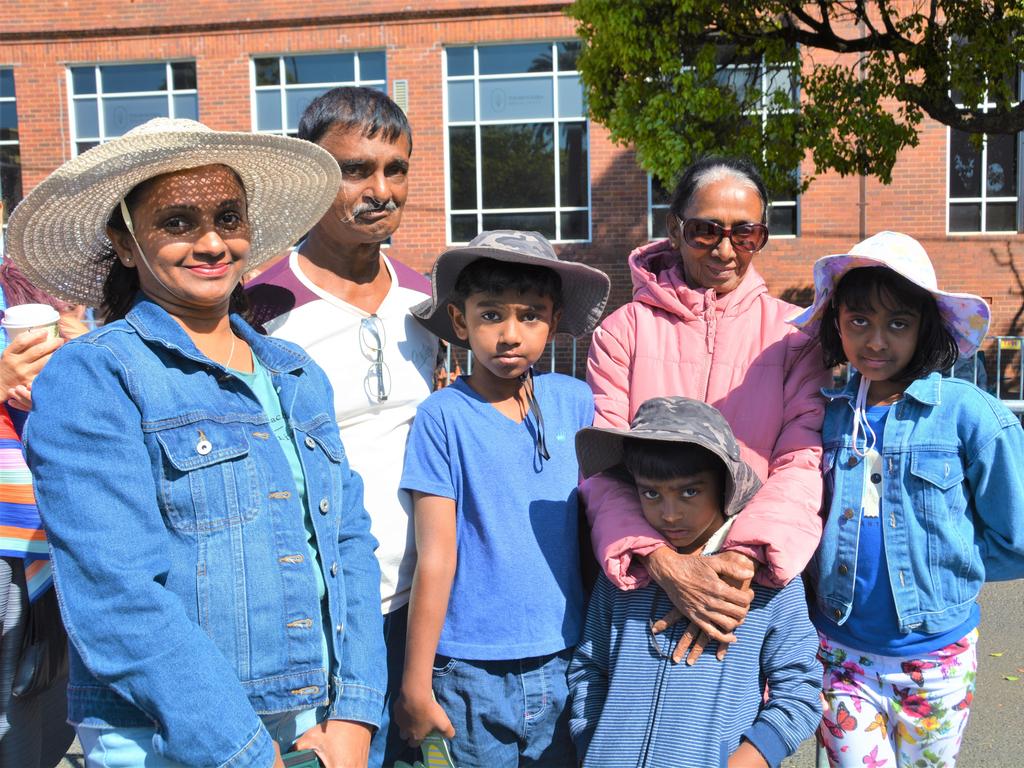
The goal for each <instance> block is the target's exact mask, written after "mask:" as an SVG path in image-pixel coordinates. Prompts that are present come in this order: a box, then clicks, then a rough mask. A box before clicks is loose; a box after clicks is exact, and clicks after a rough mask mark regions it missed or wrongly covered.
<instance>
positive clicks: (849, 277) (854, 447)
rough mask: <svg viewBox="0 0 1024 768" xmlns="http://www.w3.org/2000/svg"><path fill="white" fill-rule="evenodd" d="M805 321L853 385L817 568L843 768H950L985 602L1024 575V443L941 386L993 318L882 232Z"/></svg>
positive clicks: (970, 399)
mask: <svg viewBox="0 0 1024 768" xmlns="http://www.w3.org/2000/svg"><path fill="white" fill-rule="evenodd" d="M814 284H815V301H814V304H813V305H812V306H811V307H810V308H809V309H807V310H806V311H805V312H803V313H802V314H801V315H800V316H798V317H797V318H796V319H794V320H793V323H794V324H795V325H797V326H798V327H801V328H803V329H804V330H805V331H807V332H808V333H810V334H812V335H817V336H818V338H819V340H820V342H821V345H822V349H823V351H824V354H825V363H826V365H827V366H834V365H837V364H839V363H843V362H849V363H850V365H851V366H852V368H854V369H856V371H857V372H856V373H855V374H854V375H853V376H852V377H851V378H850V381H849V384H848V385H847V386H846V387H845V388H844V389H840V390H834V391H826V392H825V394H826V396H827V397H829V398H830V400H831V402H830V404H829V406H828V408H827V410H826V414H825V423H824V427H823V430H822V445H823V448H824V458H823V461H822V471H823V472H824V473H825V514H826V515H827V518H826V521H825V532H824V536H823V538H822V542H821V545H820V547H819V548H818V551H817V554H816V555H815V557H814V559H813V560H812V562H811V564H810V566H809V567H808V579H807V581H808V584H809V586H810V589H811V592H812V594H813V601H812V606H811V619H812V620H813V622H814V624H815V626H816V627H817V629H818V633H819V636H820V641H821V646H820V651H819V658H820V660H821V662H822V665H823V667H824V682H823V689H824V694H825V698H826V702H827V705H828V708H827V711H826V713H825V716H824V718H823V719H822V726H821V736H822V739H823V741H824V744H825V747H826V750H827V752H828V756H829V762H830V763H831V765H832V766H843V767H844V768H845V767H847V766H857V768H863V766H865V765H867V766H874V767H878V766H883V765H884V766H886V768H893V767H894V766H925V765H927V766H952V765H954V762H955V760H956V756H957V753H958V751H959V749H960V744H961V741H962V739H963V733H964V728H965V726H966V724H967V717H968V714H969V712H970V706H971V700H972V698H973V694H974V681H975V672H976V670H977V654H976V641H977V637H978V629H977V627H978V622H979V617H980V615H979V608H978V604H977V602H976V598H977V596H978V592H979V591H980V589H981V586H982V584H983V583H984V582H985V581H986V579H990V580H997V579H1014V578H1020V577H1021V576H1024V467H1022V466H1021V462H1020V457H1021V456H1022V455H1024V433H1022V431H1021V426H1020V423H1019V422H1018V421H1017V419H1016V418H1015V417H1014V416H1013V414H1011V413H1010V412H1009V411H1008V410H1007V409H1006V408H1005V407H1004V406H1003V405H1002V404H1001V403H999V401H997V400H995V399H994V398H992V397H991V396H989V395H988V394H986V393H985V392H982V391H981V390H980V389H978V388H977V387H975V386H974V385H973V384H969V383H967V382H965V381H961V380H958V379H948V378H942V376H941V374H940V371H944V370H948V369H949V368H950V367H952V365H953V363H954V362H955V361H956V359H957V357H958V356H970V355H973V354H974V352H975V350H976V349H977V348H978V345H979V344H980V343H981V341H982V340H983V339H984V338H985V333H986V331H987V329H988V325H989V309H988V306H987V305H986V304H985V302H984V301H983V300H982V299H981V298H979V297H977V296H973V295H970V294H955V293H946V292H944V291H940V290H939V289H938V287H937V285H936V280H935V272H934V270H933V269H932V265H931V262H930V261H929V260H928V255H927V254H926V253H925V251H924V249H923V248H922V247H921V245H920V244H919V243H918V242H917V241H916V240H914V239H913V238H910V237H908V236H906V235H902V234H898V233H895V232H881V233H879V234H877V235H875V236H873V237H870V238H868V239H867V240H864V241H863V242H861V243H858V244H857V245H856V246H854V247H853V249H851V251H850V253H848V254H842V255H837V256H826V257H824V258H822V259H819V260H818V261H817V262H816V263H815V265H814Z"/></svg>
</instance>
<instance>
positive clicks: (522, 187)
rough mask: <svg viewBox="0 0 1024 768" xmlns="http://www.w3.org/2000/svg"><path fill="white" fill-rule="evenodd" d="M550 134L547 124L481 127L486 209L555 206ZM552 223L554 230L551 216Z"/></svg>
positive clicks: (551, 137) (552, 154) (552, 151)
mask: <svg viewBox="0 0 1024 768" xmlns="http://www.w3.org/2000/svg"><path fill="white" fill-rule="evenodd" d="M552 133H553V131H552V127H551V125H550V124H530V123H524V124H521V125H485V126H481V128H480V144H481V153H482V155H483V157H482V158H481V163H482V164H483V167H482V176H483V185H484V188H483V205H484V207H485V208H539V207H542V206H548V205H554V203H555V157H554V154H555V153H554V141H553V135H552ZM551 224H552V229H554V217H553V216H552V220H551ZM485 228H486V229H490V227H485ZM552 236H553V235H552Z"/></svg>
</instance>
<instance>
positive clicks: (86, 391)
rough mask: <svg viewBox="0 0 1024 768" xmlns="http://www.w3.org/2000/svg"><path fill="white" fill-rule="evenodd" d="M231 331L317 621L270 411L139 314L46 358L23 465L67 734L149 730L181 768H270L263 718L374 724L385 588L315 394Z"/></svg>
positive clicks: (309, 377)
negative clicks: (264, 383) (289, 447)
mask: <svg viewBox="0 0 1024 768" xmlns="http://www.w3.org/2000/svg"><path fill="white" fill-rule="evenodd" d="M231 324H232V327H233V328H234V330H235V332H236V333H237V334H238V335H239V336H240V337H241V338H242V339H244V340H245V341H246V342H247V343H248V344H249V345H250V347H251V348H252V351H253V353H254V354H255V355H256V357H258V358H259V360H260V361H261V362H262V363H263V365H264V367H265V368H266V369H267V370H268V371H269V372H270V375H271V378H272V381H273V383H274V387H275V389H276V390H277V392H278V394H279V396H280V399H281V410H282V412H283V413H284V415H285V417H286V419H287V420H288V425H289V427H290V429H291V432H292V434H293V435H294V437H295V441H296V446H297V449H298V452H299V455H300V460H301V463H302V468H303V471H304V473H305V476H306V486H307V488H306V490H307V499H308V503H309V506H310V513H311V517H312V520H313V526H314V529H315V536H316V545H317V549H318V550H319V553H320V561H321V565H322V570H323V579H324V581H325V582H326V585H327V603H328V609H325V610H324V612H323V613H324V616H323V618H321V608H322V606H321V604H320V600H319V597H318V594H317V583H316V578H315V574H314V572H313V570H312V569H313V567H315V563H314V562H310V558H309V557H308V556H307V555H306V553H307V552H308V549H307V546H306V536H307V532H306V529H305V526H304V524H303V517H304V510H303V508H302V504H301V502H300V499H299V495H298V493H297V489H296V488H295V485H294V480H293V479H292V473H291V471H290V469H289V466H288V462H287V459H286V458H285V455H284V452H283V451H282V450H281V447H280V445H279V444H278V442H277V439H276V438H275V437H274V435H273V432H272V430H271V427H270V425H269V424H268V418H267V415H266V413H265V412H264V410H263V408H262V406H261V405H260V403H259V401H258V400H257V399H256V397H255V396H254V395H253V393H252V392H251V390H250V389H249V388H248V387H247V386H246V385H245V384H244V383H243V382H242V381H241V380H240V379H239V378H237V377H236V376H234V375H232V374H231V373H229V372H228V371H227V369H225V368H224V367H223V366H221V365H219V364H217V363H215V362H213V361H211V360H210V359H209V358H207V357H205V356H204V355H203V354H202V353H201V352H200V351H199V350H198V349H197V348H196V346H195V345H194V344H193V343H192V341H191V340H190V338H189V337H188V335H187V334H186V333H185V332H184V330H183V329H182V328H181V326H179V324H178V323H177V321H175V320H174V319H173V318H172V317H171V316H170V315H169V314H167V313H166V312H165V311H164V310H163V309H161V308H160V307H159V306H158V305H156V304H154V303H153V302H151V301H149V300H148V299H145V298H140V299H138V300H137V301H136V304H135V305H134V307H133V308H132V309H131V311H130V312H129V313H128V316H127V317H126V318H125V319H124V320H121V321H118V322H114V323H111V324H110V325H108V326H105V327H103V328H101V329H99V330H97V331H95V332H93V333H90V334H88V335H86V336H83V337H81V338H79V339H76V340H74V341H71V342H68V343H67V344H65V345H64V347H62V348H61V349H60V350H59V351H58V352H57V353H56V354H55V355H54V357H53V359H52V360H51V362H50V363H49V364H48V365H47V366H46V367H45V369H44V370H43V372H42V373H41V374H40V376H39V377H38V379H36V381H35V383H34V384H33V388H32V394H33V400H34V411H33V413H32V415H31V417H30V418H29V424H28V428H27V433H26V449H27V456H28V462H29V465H30V467H31V469H32V474H33V476H34V478H35V484H36V493H37V496H38V502H39V508H40V512H41V514H42V518H43V522H44V524H45V527H46V529H47V534H48V536H49V541H50V546H51V553H52V557H53V563H54V571H55V576H56V582H57V587H58V591H59V594H60V603H61V611H62V614H63V616H64V620H65V622H66V624H67V630H68V635H69V637H70V638H71V641H72V653H71V672H70V684H69V686H68V700H69V701H68V710H69V712H68V714H69V720H70V721H71V722H72V723H84V724H87V725H91V726H96V727H131V726H148V727H155V729H156V738H155V742H154V743H155V747H156V749H157V750H158V751H159V752H160V753H161V754H163V755H164V756H165V757H167V758H168V759H171V760H174V761H177V762H180V763H183V764H185V765H196V766H198V765H202V766H259V768H266V766H268V765H270V764H271V762H272V761H273V746H272V742H271V739H270V736H269V734H268V733H267V731H266V729H265V728H264V727H263V725H262V724H261V721H260V719H259V717H258V715H259V714H269V713H276V712H286V711H293V710H304V709H310V708H313V707H318V706H327V707H328V716H329V717H330V718H332V719H344V720H355V721H360V722H364V723H367V724H370V725H377V724H378V723H379V718H380V714H381V711H382V708H383V693H382V691H383V690H384V684H385V680H384V670H385V661H384V648H383V639H382V628H381V614H380V607H379V579H380V573H379V569H378V566H377V562H376V559H375V557H374V553H373V551H374V548H375V547H376V542H375V540H374V539H373V537H372V536H371V535H370V525H369V518H368V516H367V514H366V512H365V510H364V509H363V502H362V498H363V496H362V481H361V480H360V478H359V476H358V475H356V474H355V473H353V472H352V470H351V469H350V468H349V464H348V460H347V458H346V456H345V450H344V448H343V447H342V444H341V438H340V436H339V434H338V427H337V425H336V423H335V421H334V418H333V416H332V414H333V413H334V408H333V401H332V392H331V388H330V385H329V384H328V383H327V379H326V377H325V376H324V374H323V372H322V371H321V370H320V368H319V367H318V366H317V365H315V364H314V363H313V362H312V361H311V360H310V358H309V357H307V356H306V354H305V353H304V352H302V351H301V350H300V349H299V348H298V347H297V346H295V345H293V344H290V343H288V342H285V341H281V340H277V339H271V338H266V337H264V336H261V335H259V334H257V333H256V332H255V331H254V330H253V329H252V328H251V327H249V326H248V325H247V324H246V323H245V322H244V321H243V320H242V319H241V318H239V317H237V316H232V318H231ZM328 612H329V617H328V616H327V615H326V614H327V613H328ZM325 635H326V636H327V639H328V642H329V643H331V644H332V646H333V647H332V651H333V653H332V654H331V655H332V658H333V660H334V661H333V664H332V668H331V669H330V670H326V669H325V668H324V654H323V643H324V637H325Z"/></svg>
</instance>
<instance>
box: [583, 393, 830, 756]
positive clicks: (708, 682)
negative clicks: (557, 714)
mask: <svg viewBox="0 0 1024 768" xmlns="http://www.w3.org/2000/svg"><path fill="white" fill-rule="evenodd" d="M576 449H577V455H578V457H579V462H580V469H581V471H582V472H583V475H584V476H585V477H590V476H591V475H594V474H597V473H598V472H606V471H619V472H624V473H625V474H627V475H628V476H629V477H630V479H631V480H632V482H633V483H634V484H635V485H636V491H637V495H638V496H639V497H640V506H641V508H642V510H643V513H644V517H645V518H646V519H647V522H649V523H650V524H651V525H652V526H653V527H654V528H656V529H657V530H658V531H659V532H660V533H661V534H662V535H663V536H665V538H666V539H668V541H669V542H670V543H671V544H672V545H673V546H675V547H676V548H677V549H678V550H679V551H680V552H684V553H687V554H693V553H695V552H701V551H702V552H703V554H705V555H711V554H713V553H714V552H715V551H717V548H718V546H719V545H720V544H721V542H722V541H723V540H724V539H725V536H726V533H727V532H728V529H729V525H730V523H731V521H732V520H733V515H735V514H736V513H738V512H739V511H740V510H741V509H742V508H743V506H744V505H745V504H746V503H747V502H748V501H749V500H750V499H751V498H752V497H753V495H754V494H755V493H756V492H757V490H758V488H760V487H761V482H760V480H758V478H757V475H756V474H754V471H753V469H751V467H750V466H749V465H748V464H747V463H746V462H744V461H743V460H742V458H740V450H739V445H738V444H737V443H736V438H735V437H734V436H733V433H732V430H731V429H730V428H729V424H728V422H726V420H725V418H724V417H723V416H722V414H721V413H719V412H718V410H716V409H715V408H713V407H712V406H710V405H707V404H706V403H703V402H700V401H697V400H690V399H688V398H685V397H659V398H653V399H651V400H648V401H646V402H645V403H644V404H643V405H641V406H640V408H639V409H637V412H636V416H635V417H634V419H633V423H632V424H631V426H630V429H628V430H619V429H599V428H596V427H591V428H587V429H583V430H582V431H580V432H579V434H578V435H577V436H576ZM753 589H754V600H753V602H752V603H751V605H750V611H749V613H748V614H747V617H746V619H745V620H744V622H743V623H742V624H741V625H740V626H739V627H737V628H736V642H735V643H733V644H732V645H731V646H730V649H729V654H728V656H725V657H724V660H722V661H719V660H718V659H717V658H716V654H715V653H713V652H710V649H709V652H708V653H705V654H704V655H702V656H700V657H699V658H697V659H696V661H695V662H694V663H693V664H692V665H690V664H689V663H687V664H674V663H673V661H672V653H673V650H674V649H675V647H676V644H677V642H678V641H679V639H680V638H681V637H682V635H683V632H684V631H685V629H686V625H687V622H686V621H680V622H679V623H677V624H675V625H674V626H673V627H672V628H671V629H670V630H669V631H667V632H665V633H663V634H657V635H656V634H654V633H653V632H652V628H653V623H654V621H655V620H656V619H658V618H660V617H661V616H664V615H665V614H666V613H668V612H669V610H670V609H671V608H672V604H671V602H670V601H669V599H668V597H667V596H666V595H665V593H664V592H663V591H662V590H661V588H660V587H658V586H657V585H656V584H653V583H652V584H650V585H648V586H646V587H644V588H642V589H638V590H635V591H630V592H623V591H621V590H618V589H616V588H615V587H614V586H613V585H612V583H611V582H610V581H608V579H607V578H606V577H604V576H603V575H602V577H601V578H600V580H599V581H598V583H597V585H596V587H595V589H594V594H593V596H592V598H591V601H590V608H589V611H588V613H587V621H586V627H585V628H584V630H583V639H582V640H581V641H580V644H579V646H578V647H577V648H576V653H575V656H574V657H573V660H572V664H571V665H570V667H569V688H570V691H571V695H572V720H571V721H570V729H571V731H572V735H573V738H574V739H575V742H576V747H577V749H578V752H579V756H580V758H581V759H582V761H583V766H584V767H585V768H621V766H624V765H630V766H638V767H640V766H642V767H644V768H648V767H649V768H680V766H702V767H707V768H712V767H714V768H718V767H719V766H722V767H724V766H728V768H753V767H754V766H757V767H758V768H761V767H763V766H778V765H779V764H780V763H781V762H782V760H783V759H784V758H785V757H787V756H788V755H790V754H792V753H793V752H794V751H795V750H796V748H797V746H798V745H799V744H800V742H801V741H803V740H804V739H805V738H807V737H808V736H810V735H811V734H812V733H814V729H815V728H816V727H817V725H818V722H819V721H820V719H821V705H820V701H819V698H820V692H821V665H820V664H819V663H818V661H817V660H816V659H815V653H816V652H817V645H818V639H817V635H816V634H815V631H814V627H813V626H812V625H811V622H810V619H809V618H808V615H807V603H806V599H805V597H804V588H803V584H802V583H801V581H800V578H799V577H797V578H796V579H793V581H791V582H790V583H789V584H788V585H787V586H786V587H784V588H783V589H781V590H779V589H769V588H767V587H762V586H760V585H754V587H753ZM691 658H693V656H691ZM766 685H767V688H768V696H767V699H765V697H764V691H765V686H766Z"/></svg>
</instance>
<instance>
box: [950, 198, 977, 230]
mask: <svg viewBox="0 0 1024 768" xmlns="http://www.w3.org/2000/svg"><path fill="white" fill-rule="evenodd" d="M949 231H950V232H980V231H981V204H980V203H967V204H956V205H950V206H949Z"/></svg>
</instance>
